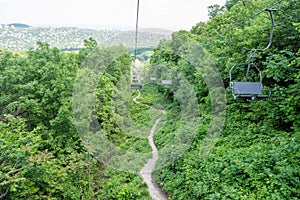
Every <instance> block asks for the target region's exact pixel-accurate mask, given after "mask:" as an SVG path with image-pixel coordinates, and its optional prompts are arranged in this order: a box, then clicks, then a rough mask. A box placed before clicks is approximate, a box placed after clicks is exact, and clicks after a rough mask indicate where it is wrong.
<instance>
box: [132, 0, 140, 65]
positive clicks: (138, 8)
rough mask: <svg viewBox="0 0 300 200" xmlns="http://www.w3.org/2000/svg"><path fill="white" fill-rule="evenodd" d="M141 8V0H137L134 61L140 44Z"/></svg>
mask: <svg viewBox="0 0 300 200" xmlns="http://www.w3.org/2000/svg"><path fill="white" fill-rule="evenodd" d="M139 10H140V0H138V1H137V9H136V24H135V47H134V61H133V62H134V63H135V61H136V56H137V46H138V30H139Z"/></svg>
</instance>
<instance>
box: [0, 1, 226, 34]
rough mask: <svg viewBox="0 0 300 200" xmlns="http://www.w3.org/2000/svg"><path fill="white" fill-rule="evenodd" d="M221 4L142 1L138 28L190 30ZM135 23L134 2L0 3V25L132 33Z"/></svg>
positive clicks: (216, 2)
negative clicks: (213, 7) (210, 10)
mask: <svg viewBox="0 0 300 200" xmlns="http://www.w3.org/2000/svg"><path fill="white" fill-rule="evenodd" d="M225 2H226V0H202V1H199V0H190V1H189V3H186V2H185V1H184V0H179V1H177V2H173V1H171V0H164V1H159V0H151V1H150V0H145V1H143V2H141V3H140V16H139V28H140V29H149V28H150V29H166V30H170V31H178V30H190V29H191V28H192V27H193V26H194V25H196V24H197V23H198V22H201V21H207V20H208V19H209V17H208V9H207V7H208V6H209V5H214V4H218V5H221V6H223V5H224V4H225ZM45 8H47V9H46V10H45ZM135 20H136V0H126V1H124V0H122V1H121V0H111V1H109V2H107V1H103V0H100V1H96V0H85V1H82V0H75V1H70V0H65V1H62V2H61V1H59V0H52V1H50V0H43V1H42V0H25V1H21V0H0V24H11V23H22V24H28V25H30V26H33V27H37V26H38V27H77V28H87V29H97V30H99V29H109V30H112V29H113V30H120V29H121V30H130V29H131V30H134V29H135Z"/></svg>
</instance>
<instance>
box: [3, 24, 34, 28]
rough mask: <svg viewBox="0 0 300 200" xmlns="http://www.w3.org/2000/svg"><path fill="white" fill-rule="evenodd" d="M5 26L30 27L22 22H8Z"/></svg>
mask: <svg viewBox="0 0 300 200" xmlns="http://www.w3.org/2000/svg"><path fill="white" fill-rule="evenodd" d="M7 26H9V27H15V28H29V27H30V26H29V25H27V24H22V23H12V24H8V25H7Z"/></svg>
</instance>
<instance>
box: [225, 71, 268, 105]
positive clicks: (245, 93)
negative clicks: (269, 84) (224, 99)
mask: <svg viewBox="0 0 300 200" xmlns="http://www.w3.org/2000/svg"><path fill="white" fill-rule="evenodd" d="M234 67H235V66H233V67H232V68H231V70H230V87H231V89H232V95H233V98H234V99H248V100H254V99H256V98H257V99H266V98H268V97H269V96H270V93H271V92H270V90H269V91H268V94H264V89H263V84H262V78H261V72H260V70H259V69H258V68H257V67H256V66H255V68H256V69H257V71H258V73H259V80H260V82H233V81H232V75H231V71H232V70H233V68H234Z"/></svg>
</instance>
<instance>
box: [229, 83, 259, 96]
mask: <svg viewBox="0 0 300 200" xmlns="http://www.w3.org/2000/svg"><path fill="white" fill-rule="evenodd" d="M232 93H233V94H234V95H262V83H260V82H232Z"/></svg>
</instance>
